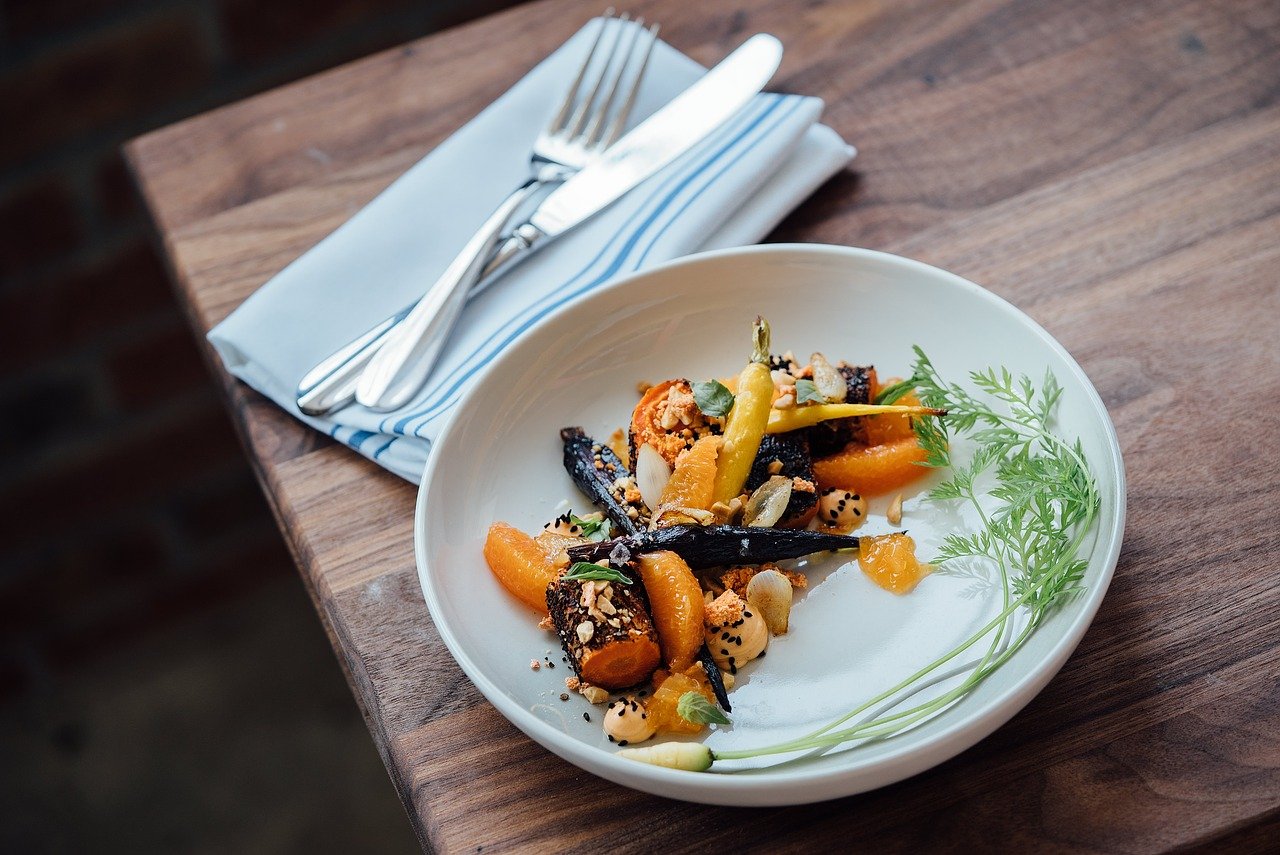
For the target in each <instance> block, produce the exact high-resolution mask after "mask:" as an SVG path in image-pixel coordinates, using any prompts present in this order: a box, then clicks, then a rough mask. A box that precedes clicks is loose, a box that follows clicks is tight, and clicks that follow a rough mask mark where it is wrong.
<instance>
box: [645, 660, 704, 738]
mask: <svg viewBox="0 0 1280 855" xmlns="http://www.w3.org/2000/svg"><path fill="white" fill-rule="evenodd" d="M685 692H700V693H701V694H702V695H703V696H704V697H706V699H707V700H709V701H711V703H713V704H714V703H715V702H716V701H715V695H713V694H712V693H711V688H710V687H709V686H707V685H706V684H705V683H703V682H700V681H698V680H695V679H694V678H693V677H690V676H688V675H687V674H682V673H680V672H678V671H677V672H675V673H673V674H671V675H669V676H668V677H667V678H666V679H664V680H663V681H662V683H661V684H659V686H658V689H657V691H655V692H654V693H653V697H652V698H650V699H649V700H648V701H646V702H645V705H644V707H645V712H647V713H648V714H649V718H650V719H652V720H653V723H654V727H656V728H657V729H658V732H659V733H698V732H700V731H701V730H702V728H703V725H701V724H696V723H694V722H691V721H688V720H687V719H684V718H682V717H681V716H680V713H679V712H677V711H676V705H677V704H679V703H680V696H681V695H683V694H684V693H685Z"/></svg>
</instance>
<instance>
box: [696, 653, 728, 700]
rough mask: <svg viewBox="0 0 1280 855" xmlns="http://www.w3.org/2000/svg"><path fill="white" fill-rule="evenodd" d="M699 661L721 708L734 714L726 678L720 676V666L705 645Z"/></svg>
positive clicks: (699, 655)
mask: <svg viewBox="0 0 1280 855" xmlns="http://www.w3.org/2000/svg"><path fill="white" fill-rule="evenodd" d="M698 661H699V662H700V663H702V670H703V671H706V672H707V682H708V683H710V684H711V691H713V692H715V695H716V700H717V701H719V702H720V706H722V707H724V711H725V712H733V707H732V706H730V705H729V693H728V692H726V691H725V689H724V677H723V676H721V674H720V666H718V665H716V660H715V659H713V658H712V656H711V651H710V650H708V649H707V645H705V644H704V645H702V652H701V653H699V654H698Z"/></svg>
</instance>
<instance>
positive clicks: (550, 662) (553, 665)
mask: <svg viewBox="0 0 1280 855" xmlns="http://www.w3.org/2000/svg"><path fill="white" fill-rule="evenodd" d="M547 667H548V668H554V667H556V663H554V662H552V661H550V660H547Z"/></svg>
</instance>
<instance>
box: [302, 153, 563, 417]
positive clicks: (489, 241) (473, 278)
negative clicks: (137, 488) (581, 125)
mask: <svg viewBox="0 0 1280 855" xmlns="http://www.w3.org/2000/svg"><path fill="white" fill-rule="evenodd" d="M546 183H548V178H544V177H534V178H531V179H530V180H529V181H527V182H525V183H524V184H523V185H521V186H520V187H518V188H516V190H514V191H513V192H512V193H511V195H510V196H508V197H507V198H506V199H505V200H504V201H503V202H502V204H501V205H499V206H498V207H497V209H495V211H494V212H493V214H491V215H490V216H489V218H488V219H487V220H486V221H485V223H484V225H483V226H481V228H480V230H479V231H477V232H476V234H475V235H474V236H473V237H472V239H471V240H470V241H468V243H467V247H466V248H465V249H464V250H463V253H460V254H459V256H458V258H457V259H455V260H454V263H453V264H451V265H450V269H449V270H446V272H445V274H444V275H442V276H441V281H443V280H444V279H445V277H446V276H447V275H448V274H449V273H450V272H451V271H453V272H454V273H455V274H456V273H457V272H458V271H455V270H454V268H455V267H456V266H457V265H458V261H459V259H462V258H463V256H464V255H465V254H467V253H468V252H472V253H475V252H479V251H483V255H482V256H481V258H483V259H484V263H483V264H482V265H481V266H480V268H479V270H478V271H476V270H473V269H470V270H463V271H462V272H463V273H464V274H465V276H463V277H459V281H469V283H470V284H468V285H466V286H455V287H461V290H462V292H463V293H464V294H466V296H467V297H470V296H474V295H475V294H477V293H479V292H480V291H482V290H483V289H484V288H485V287H486V286H487V285H488V284H489V282H490V281H491V280H492V279H493V278H495V277H496V274H498V273H499V272H501V271H503V270H505V269H506V268H507V266H508V265H509V264H510V263H511V262H512V261H514V260H515V259H516V258H517V257H518V255H519V254H520V253H519V251H518V250H519V249H521V248H523V246H524V243H523V242H522V241H520V240H518V239H516V238H512V239H510V240H508V241H506V243H504V244H503V245H502V247H500V248H499V249H498V250H497V251H496V252H494V251H493V246H494V244H496V243H497V241H498V239H499V237H500V235H501V234H502V231H503V229H504V228H505V226H506V225H507V223H508V222H509V221H510V219H511V217H512V215H513V214H514V213H515V211H516V210H518V209H519V208H520V207H521V206H522V205H523V204H524V203H525V202H526V201H528V199H529V198H530V197H531V196H533V195H534V194H535V193H536V192H537V191H538V190H539V189H540V188H541V187H542V186H544V185H545V184H546ZM468 267H470V265H468ZM438 284H439V282H437V285H438ZM434 287H435V286H433V288H434ZM468 290H469V293H467V291H468ZM460 302H465V300H464V301H460ZM421 303H422V300H419V301H418V302H417V303H415V304H410V305H409V306H406V307H405V308H403V309H401V310H400V311H398V312H396V313H395V314H394V315H391V316H390V317H388V318H386V319H385V320H383V321H381V322H379V323H378V324H377V325H375V326H374V327H372V328H371V329H369V330H368V331H366V332H364V333H363V334H361V335H360V336H358V337H357V338H355V339H353V340H352V341H351V342H349V343H347V344H346V345H344V346H343V347H341V348H340V349H338V350H337V351H335V352H334V353H332V354H330V355H329V356H328V357H326V358H325V359H323V360H322V361H320V362H319V363H317V364H316V365H315V367H313V368H312V369H311V370H310V371H308V372H307V373H306V374H304V375H303V377H302V379H301V380H300V381H299V382H298V389H297V404H298V409H299V410H301V411H302V412H303V413H305V414H306V415H309V416H324V415H328V414H329V413H332V412H334V411H336V410H340V409H342V408H343V407H346V406H348V405H349V404H351V403H352V402H353V401H355V397H356V387H357V383H358V381H359V378H360V377H361V375H362V373H363V372H364V370H365V369H366V368H367V367H368V366H369V364H370V362H371V361H372V360H373V357H374V355H375V354H376V353H377V352H378V351H379V350H380V349H381V348H382V347H383V345H385V344H386V343H387V342H388V340H389V339H390V338H391V334H392V333H393V332H394V331H395V330H397V328H398V327H399V325H400V323H401V322H402V321H404V320H405V319H406V318H407V317H408V316H409V315H410V314H411V313H412V311H413V310H414V309H415V308H416V307H417V306H418V305H420V304H421ZM458 308H459V309H460V306H459V307H458ZM455 318H456V314H455ZM450 326H451V324H450ZM432 361H434V359H433V360H432ZM427 371H428V372H429V371H430V369H429V368H428V369H427ZM425 379H426V378H425V376H424V377H423V380H425Z"/></svg>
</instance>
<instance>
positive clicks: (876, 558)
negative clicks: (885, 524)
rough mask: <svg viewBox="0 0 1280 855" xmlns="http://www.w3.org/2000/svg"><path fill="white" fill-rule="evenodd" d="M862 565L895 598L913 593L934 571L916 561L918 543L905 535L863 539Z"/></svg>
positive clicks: (861, 542)
mask: <svg viewBox="0 0 1280 855" xmlns="http://www.w3.org/2000/svg"><path fill="white" fill-rule="evenodd" d="M858 564H859V565H860V566H861V567H862V572H863V573H866V574H867V575H868V576H870V577H871V581H873V582H875V583H876V584H877V585H879V586H880V587H881V588H884V589H885V590H886V591H890V592H892V593H894V594H906V593H909V592H910V591H911V590H912V589H913V588H915V586H916V585H917V584H919V582H920V580H921V579H923V578H924V577H925V576H927V575H929V571H930V570H931V569H932V568H931V567H930V566H929V565H928V564H921V563H920V562H919V560H917V559H916V542H915V541H914V540H912V539H911V538H910V537H908V536H907V535H905V534H901V533H896V534H882V535H879V536H878V537H863V538H861V540H860V542H859V543H858Z"/></svg>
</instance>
